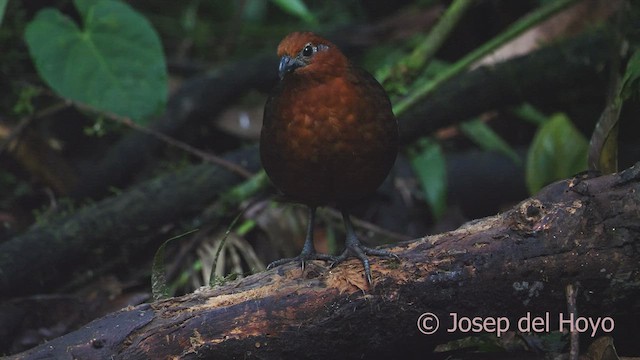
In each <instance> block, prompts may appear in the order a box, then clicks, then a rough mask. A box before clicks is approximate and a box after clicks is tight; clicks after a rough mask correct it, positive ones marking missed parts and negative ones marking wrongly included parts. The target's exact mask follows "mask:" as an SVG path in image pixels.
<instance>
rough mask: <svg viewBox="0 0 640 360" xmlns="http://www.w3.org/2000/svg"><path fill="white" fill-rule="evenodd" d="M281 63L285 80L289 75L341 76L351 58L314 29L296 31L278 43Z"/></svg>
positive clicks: (280, 69) (279, 68)
mask: <svg viewBox="0 0 640 360" xmlns="http://www.w3.org/2000/svg"><path fill="white" fill-rule="evenodd" d="M278 56H279V57H280V65H279V66H278V74H279V75H280V79H283V78H284V77H285V76H287V75H288V74H295V75H297V76H310V77H331V76H338V75H340V74H341V73H342V72H343V71H344V69H346V67H347V64H348V61H347V59H346V57H345V56H344V55H343V54H342V52H341V51H340V50H339V49H338V48H337V47H336V46H335V45H334V44H332V43H331V42H329V41H328V40H325V39H323V38H321V37H320V36H318V35H316V34H314V33H310V32H294V33H291V34H289V35H287V36H286V37H285V38H284V39H282V41H281V42H280V45H278Z"/></svg>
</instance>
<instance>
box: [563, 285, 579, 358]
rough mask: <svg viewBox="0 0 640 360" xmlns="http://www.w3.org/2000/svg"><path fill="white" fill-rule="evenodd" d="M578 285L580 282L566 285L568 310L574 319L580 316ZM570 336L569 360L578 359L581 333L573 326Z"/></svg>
mask: <svg viewBox="0 0 640 360" xmlns="http://www.w3.org/2000/svg"><path fill="white" fill-rule="evenodd" d="M578 287H579V284H576V285H575V286H574V285H573V284H569V285H567V287H566V296H567V311H568V312H569V314H570V315H572V316H573V319H575V318H577V317H578V307H577V304H576V298H577V297H578ZM570 336H571V343H570V344H571V348H570V350H569V360H578V356H579V355H580V333H579V332H578V330H576V329H575V327H571V334H570Z"/></svg>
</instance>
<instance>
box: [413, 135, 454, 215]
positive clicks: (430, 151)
mask: <svg viewBox="0 0 640 360" xmlns="http://www.w3.org/2000/svg"><path fill="white" fill-rule="evenodd" d="M409 157H410V160H411V165H412V166H413V168H414V170H415V171H416V174H417V175H418V180H419V181H420V186H421V187H422V190H423V191H424V195H425V199H426V200H427V203H428V204H429V206H430V207H431V211H432V212H433V214H434V216H435V217H436V218H439V217H440V216H442V214H443V213H444V211H445V209H446V206H447V167H446V164H445V159H444V154H443V152H442V148H441V147H440V144H438V143H437V142H435V141H433V140H430V139H422V140H420V141H419V143H418V145H417V148H415V149H411V150H410V151H409Z"/></svg>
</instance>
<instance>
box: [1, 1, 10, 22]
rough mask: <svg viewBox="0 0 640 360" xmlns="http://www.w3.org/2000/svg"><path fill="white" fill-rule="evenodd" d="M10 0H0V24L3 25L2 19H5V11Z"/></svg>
mask: <svg viewBox="0 0 640 360" xmlns="http://www.w3.org/2000/svg"><path fill="white" fill-rule="evenodd" d="M8 3H9V0H0V25H2V19H4V11H5V10H6V8H7V4H8Z"/></svg>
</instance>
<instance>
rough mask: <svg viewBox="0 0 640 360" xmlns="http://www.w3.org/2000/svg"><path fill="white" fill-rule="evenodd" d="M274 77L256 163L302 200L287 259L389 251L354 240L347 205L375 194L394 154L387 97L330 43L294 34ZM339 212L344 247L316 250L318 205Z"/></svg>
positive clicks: (362, 256)
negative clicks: (299, 234) (304, 209)
mask: <svg viewBox="0 0 640 360" xmlns="http://www.w3.org/2000/svg"><path fill="white" fill-rule="evenodd" d="M278 56H279V57H280V66H279V68H278V72H279V75H280V82H279V83H278V85H277V86H276V87H275V89H274V90H273V92H272V94H271V96H270V97H269V99H268V100H267V103H266V105H265V109H264V123H263V125H262V132H261V136H260V156H261V159H262V165H263V166H264V169H265V171H266V173H267V175H268V176H269V178H270V179H271V182H272V183H273V184H274V185H275V187H276V188H277V189H279V190H280V191H281V192H282V193H283V194H284V195H285V197H287V198H289V199H291V200H292V201H294V202H299V203H303V204H306V205H307V206H308V208H309V223H308V227H307V236H306V239H305V243H304V247H303V248H302V252H301V253H300V255H299V256H297V257H295V258H291V259H282V260H278V261H275V262H273V263H271V264H270V265H269V268H271V267H273V266H277V265H281V264H284V263H287V262H290V261H300V262H301V265H302V268H303V269H304V266H305V261H307V260H328V261H332V266H334V265H336V264H338V263H340V262H342V261H344V260H345V259H347V258H349V257H351V256H355V257H357V258H358V259H360V261H362V264H363V265H364V270H365V275H366V279H367V282H368V283H371V270H370V266H369V259H368V258H367V255H377V256H395V255H393V254H392V253H390V252H388V251H383V250H378V249H372V248H368V247H366V246H364V245H362V244H361V243H360V240H359V239H358V237H357V235H356V233H355V231H354V229H353V225H352V223H351V220H350V218H349V208H350V206H351V205H352V204H353V203H354V202H356V201H358V200H360V199H362V198H364V197H366V196H368V195H371V194H372V193H374V192H375V191H376V189H377V188H378V186H380V184H381V183H382V181H383V180H384V179H385V178H386V176H387V175H388V174H389V170H390V169H391V167H392V166H393V163H394V161H395V159H396V155H397V153H398V124H397V121H396V119H395V117H394V115H393V112H392V111H391V102H390V101H389V97H388V96H387V94H386V93H385V91H384V89H383V88H382V86H381V85H380V84H379V83H378V82H377V81H376V80H375V78H374V77H373V76H371V74H369V73H367V72H366V71H364V70H362V69H360V68H358V67H356V66H354V65H353V64H351V63H350V62H349V60H347V58H346V57H345V56H344V55H343V54H342V52H341V51H340V50H339V49H338V48H337V47H336V46H335V45H334V44H332V43H331V42H329V41H327V40H325V39H323V38H321V37H320V36H317V35H315V34H313V33H309V32H296V33H292V34H289V35H288V36H287V37H285V38H284V39H283V40H282V42H280V45H279V46H278ZM323 205H330V206H335V207H337V208H339V209H340V210H341V211H342V217H343V220H344V224H345V229H346V234H347V237H346V243H345V244H346V249H345V250H344V252H343V253H342V254H341V255H340V256H337V257H334V256H330V255H326V254H320V253H317V252H316V250H315V248H314V245H313V226H314V222H315V211H316V208H317V207H318V206H323Z"/></svg>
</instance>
